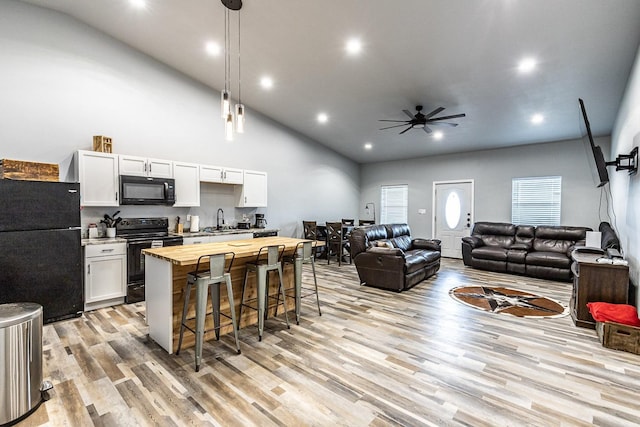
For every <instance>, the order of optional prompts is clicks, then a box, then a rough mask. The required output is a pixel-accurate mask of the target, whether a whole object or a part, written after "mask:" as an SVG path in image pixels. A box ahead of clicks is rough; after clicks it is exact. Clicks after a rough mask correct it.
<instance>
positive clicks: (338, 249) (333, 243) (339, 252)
mask: <svg viewBox="0 0 640 427" xmlns="http://www.w3.org/2000/svg"><path fill="white" fill-rule="evenodd" d="M346 234H347V233H346V232H345V228H344V224H342V222H327V264H330V263H331V254H332V252H331V251H332V250H333V251H334V252H333V254H334V255H336V256H337V257H338V265H342V257H343V256H344V253H343V251H344V249H347V254H348V255H349V264H351V263H352V262H351V254H350V253H349V239H348V238H347V236H346Z"/></svg>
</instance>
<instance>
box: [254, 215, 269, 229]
mask: <svg viewBox="0 0 640 427" xmlns="http://www.w3.org/2000/svg"><path fill="white" fill-rule="evenodd" d="M266 226H267V220H266V219H264V214H259V213H257V214H256V224H255V226H254V227H255V228H265V227H266Z"/></svg>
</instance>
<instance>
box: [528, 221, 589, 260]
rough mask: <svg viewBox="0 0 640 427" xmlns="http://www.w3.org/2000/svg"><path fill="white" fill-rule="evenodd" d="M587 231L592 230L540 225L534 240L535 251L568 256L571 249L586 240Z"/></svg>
mask: <svg viewBox="0 0 640 427" xmlns="http://www.w3.org/2000/svg"><path fill="white" fill-rule="evenodd" d="M587 230H591V229H589V228H585V227H563V226H547V225H540V226H538V227H537V228H536V237H535V239H533V249H534V250H536V251H542V252H561V253H563V254H567V253H568V251H569V248H571V247H572V246H574V245H575V244H576V242H579V241H583V240H584V239H585V237H586V236H587ZM567 256H568V255H567Z"/></svg>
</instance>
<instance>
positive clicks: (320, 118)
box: [318, 113, 329, 123]
mask: <svg viewBox="0 0 640 427" xmlns="http://www.w3.org/2000/svg"><path fill="white" fill-rule="evenodd" d="M328 121H329V116H327V114H326V113H320V114H318V123H327V122H328Z"/></svg>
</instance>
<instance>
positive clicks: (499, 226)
mask: <svg viewBox="0 0 640 427" xmlns="http://www.w3.org/2000/svg"><path fill="white" fill-rule="evenodd" d="M472 235H473V236H475V237H479V238H480V239H482V243H484V244H485V245H487V246H499V247H501V248H508V247H509V246H511V245H512V244H513V243H514V241H515V235H516V226H515V225H513V224H507V223H504V222H476V223H475V224H474V226H473V233H472Z"/></svg>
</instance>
